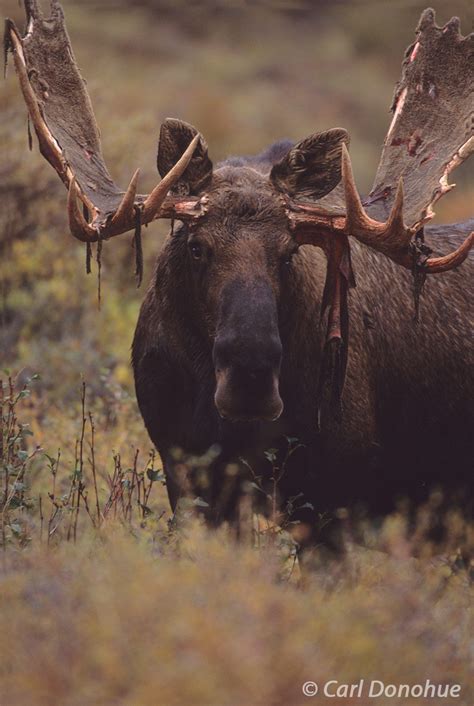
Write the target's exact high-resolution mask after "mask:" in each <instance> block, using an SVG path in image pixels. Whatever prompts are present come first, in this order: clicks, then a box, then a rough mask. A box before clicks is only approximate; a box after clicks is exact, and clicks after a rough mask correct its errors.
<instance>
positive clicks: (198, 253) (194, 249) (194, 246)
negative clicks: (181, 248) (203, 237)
mask: <svg viewBox="0 0 474 706" xmlns="http://www.w3.org/2000/svg"><path fill="white" fill-rule="evenodd" d="M189 252H190V253H191V256H192V258H193V260H200V259H201V257H202V247H201V245H200V244H199V243H190V244H189Z"/></svg>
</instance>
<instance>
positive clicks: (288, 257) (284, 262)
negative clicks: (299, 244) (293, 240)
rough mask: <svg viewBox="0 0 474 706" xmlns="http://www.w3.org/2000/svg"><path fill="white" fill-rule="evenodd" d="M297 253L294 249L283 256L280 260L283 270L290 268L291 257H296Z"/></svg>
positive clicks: (296, 249)
mask: <svg viewBox="0 0 474 706" xmlns="http://www.w3.org/2000/svg"><path fill="white" fill-rule="evenodd" d="M297 252H298V248H295V249H294V250H292V251H291V252H288V253H286V254H285V255H283V257H282V260H281V264H282V266H283V267H284V268H285V269H286V268H288V267H290V265H291V261H292V260H293V256H294V255H296V253H297Z"/></svg>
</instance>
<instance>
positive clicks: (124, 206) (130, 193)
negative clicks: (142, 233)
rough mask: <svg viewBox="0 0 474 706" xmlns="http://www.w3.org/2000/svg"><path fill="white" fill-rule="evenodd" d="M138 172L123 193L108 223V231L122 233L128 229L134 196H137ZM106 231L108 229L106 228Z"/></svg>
mask: <svg viewBox="0 0 474 706" xmlns="http://www.w3.org/2000/svg"><path fill="white" fill-rule="evenodd" d="M139 176H140V170H139V169H137V170H136V172H135V174H134V175H133V176H132V178H131V180H130V184H129V185H128V188H127V191H126V192H125V194H124V196H123V199H122V201H121V202H120V206H119V207H118V208H117V210H116V211H115V213H114V215H113V216H112V219H111V221H110V230H112V229H114V230H118V231H123V230H127V229H128V228H130V223H132V222H133V216H134V210H133V206H134V203H135V196H136V194H137V185H138V177H139ZM107 230H108V228H107Z"/></svg>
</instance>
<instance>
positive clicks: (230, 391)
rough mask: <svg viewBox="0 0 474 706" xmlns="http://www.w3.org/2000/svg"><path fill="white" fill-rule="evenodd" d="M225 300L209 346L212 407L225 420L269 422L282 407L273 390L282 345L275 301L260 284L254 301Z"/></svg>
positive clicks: (276, 393) (277, 395) (241, 299)
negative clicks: (213, 380) (213, 387)
mask: <svg viewBox="0 0 474 706" xmlns="http://www.w3.org/2000/svg"><path fill="white" fill-rule="evenodd" d="M236 291H237V292H238V293H239V294H240V296H239V297H236V296H233V297H232V299H231V301H230V302H229V301H227V302H226V301H225V300H224V305H225V304H226V305H227V306H224V307H223V312H224V314H225V318H224V317H222V319H223V321H222V319H221V322H222V323H221V327H220V330H219V333H218V335H217V336H216V339H215V342H214V349H213V358H214V369H215V375H216V391H215V396H214V402H215V405H216V407H217V411H218V412H219V414H220V415H221V417H224V418H225V419H229V420H231V421H250V420H262V421H274V420H275V419H278V417H279V416H280V415H281V413H282V411H283V401H282V399H281V397H280V392H279V377H280V366H281V356H282V344H281V340H280V335H279V331H278V325H277V316H276V306H275V303H274V300H273V297H270V296H269V293H268V291H267V290H266V289H263V288H262V290H261V291H260V292H259V294H260V296H259V297H258V298H257V299H256V300H255V298H253V299H249V298H247V297H245V298H243V297H242V289H239V288H236V290H234V294H235V292H236Z"/></svg>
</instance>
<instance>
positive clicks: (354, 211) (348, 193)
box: [341, 142, 368, 235]
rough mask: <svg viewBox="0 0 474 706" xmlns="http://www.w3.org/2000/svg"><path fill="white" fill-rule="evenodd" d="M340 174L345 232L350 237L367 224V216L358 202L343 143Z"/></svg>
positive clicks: (359, 201) (348, 156)
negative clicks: (344, 198)
mask: <svg viewBox="0 0 474 706" xmlns="http://www.w3.org/2000/svg"><path fill="white" fill-rule="evenodd" d="M341 149H342V153H341V173H342V183H343V186H344V193H345V197H346V212H347V215H346V230H347V231H348V232H349V233H350V234H351V235H352V234H354V235H355V233H357V232H359V230H360V229H361V228H364V226H365V225H366V224H367V220H368V216H367V214H366V212H365V210H364V207H363V205H362V201H361V200H360V196H359V192H358V191H357V186H356V184H355V180H354V172H353V171H352V162H351V158H350V155H349V150H348V149H347V147H346V145H345V143H344V142H343V143H342V146H341Z"/></svg>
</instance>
